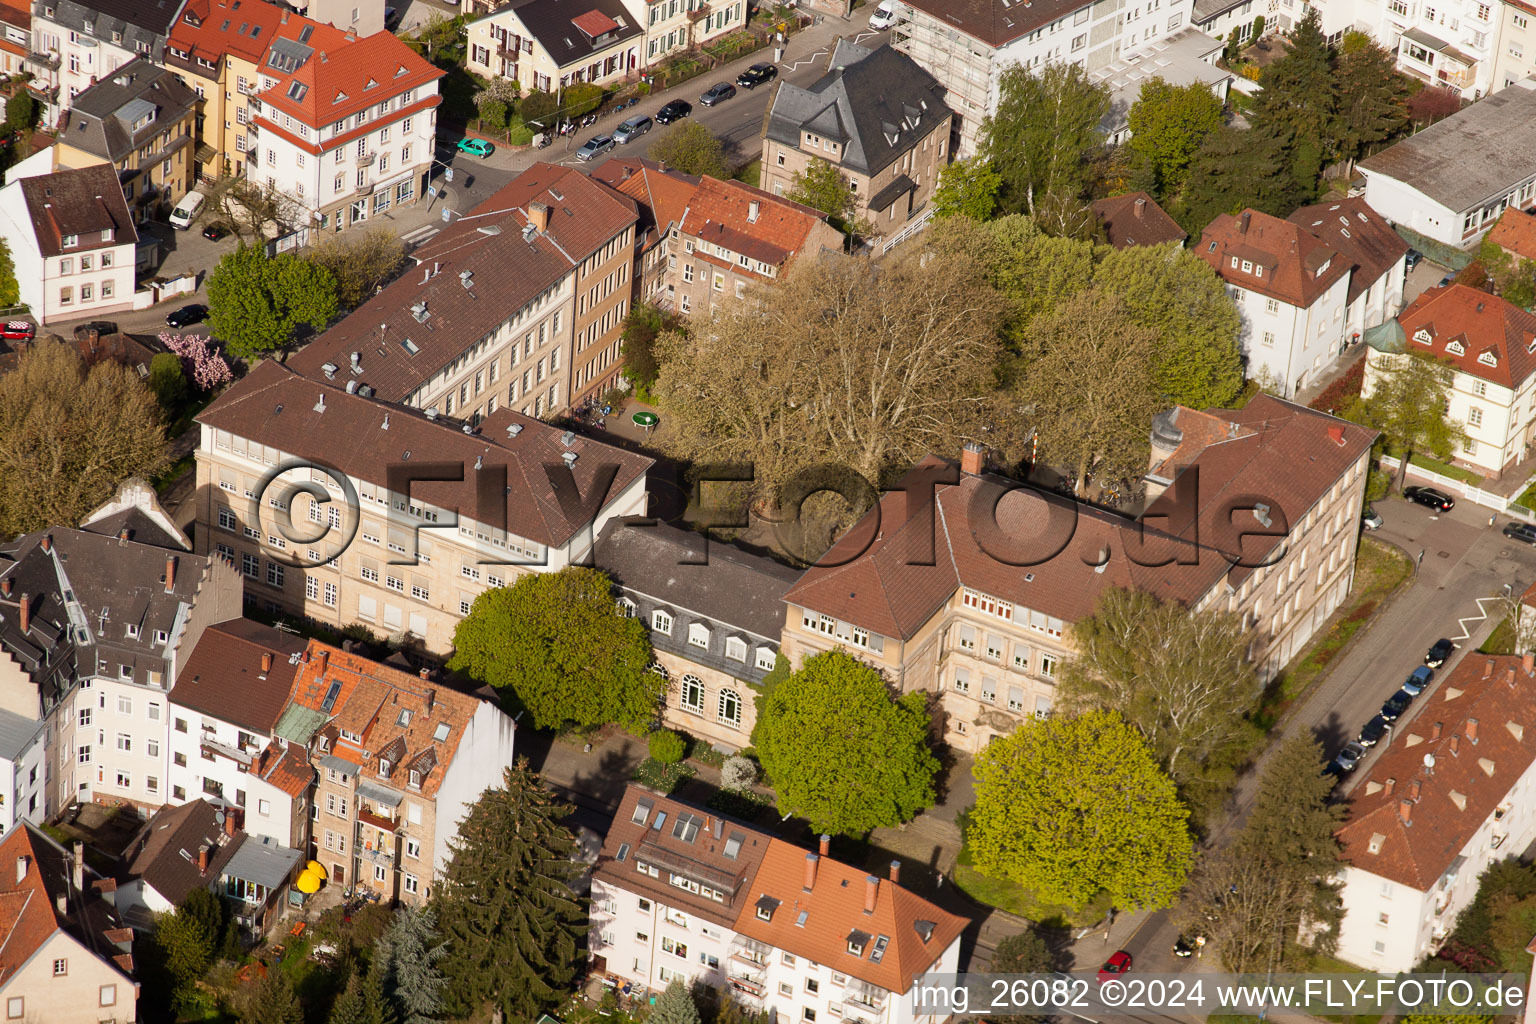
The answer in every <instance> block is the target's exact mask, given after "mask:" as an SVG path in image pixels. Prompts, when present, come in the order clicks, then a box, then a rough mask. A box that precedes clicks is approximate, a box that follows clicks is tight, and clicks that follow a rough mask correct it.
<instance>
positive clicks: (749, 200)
mask: <svg viewBox="0 0 1536 1024" xmlns="http://www.w3.org/2000/svg"><path fill="white" fill-rule="evenodd" d="M826 220H827V216H826V214H824V213H822V212H821V211H820V210H813V209H811V208H810V207H808V206H801V205H800V204H799V203H796V202H792V201H790V200H788V199H783V198H781V197H779V196H775V195H772V194H771V193H768V192H764V191H763V190H762V189H760V188H753V187H752V186H751V185H747V184H743V183H742V182H739V181H721V180H719V179H718V178H709V177H705V178H701V179H700V180H699V183H698V185H697V186H695V188H694V190H693V194H692V195H691V196H689V197H688V207H687V209H686V210H685V211H684V214H683V219H682V223H681V224H680V225H679V227H678V230H679V231H680V232H681V233H682V234H684V235H688V236H691V237H693V238H697V239H699V240H700V241H702V242H705V243H709V244H712V245H718V246H721V247H722V248H724V249H727V250H729V251H730V252H732V253H739V254H741V255H744V256H749V257H751V258H752V259H754V260H758V261H760V262H763V263H766V264H768V265H769V266H772V267H778V268H779V269H780V270H783V269H784V268H785V267H786V266H787V265H788V264H789V261H790V260H791V259H792V258H793V257H794V256H795V255H797V254H798V253H801V252H803V251H805V249H806V247H807V246H809V245H812V244H814V237H815V234H816V233H817V232H816V228H817V226H818V225H823V224H825V223H826ZM839 237H840V236H839ZM695 253H696V254H698V255H701V256H702V257H703V258H705V259H706V260H709V261H710V262H714V263H719V264H721V265H724V264H725V261H724V260H721V259H720V258H719V257H716V256H714V254H713V253H712V252H711V251H710V250H708V249H707V248H703V249H695ZM712 257H713V258H712ZM730 266H731V267H732V268H733V269H735V270H736V271H737V272H738V273H739V272H740V271H742V270H744V269H746V268H744V267H742V266H741V265H740V264H739V263H738V262H737V261H736V260H735V259H734V258H732V259H731V262H730Z"/></svg>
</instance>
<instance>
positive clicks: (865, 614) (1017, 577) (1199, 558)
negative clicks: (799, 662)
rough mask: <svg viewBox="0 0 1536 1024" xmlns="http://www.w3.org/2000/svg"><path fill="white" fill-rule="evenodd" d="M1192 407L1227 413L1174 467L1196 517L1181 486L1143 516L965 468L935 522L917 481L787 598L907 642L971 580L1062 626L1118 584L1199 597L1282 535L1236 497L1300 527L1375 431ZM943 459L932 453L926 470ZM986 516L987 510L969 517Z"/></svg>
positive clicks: (940, 498) (1287, 414) (1288, 414)
mask: <svg viewBox="0 0 1536 1024" xmlns="http://www.w3.org/2000/svg"><path fill="white" fill-rule="evenodd" d="M1186 414H1189V415H1191V416H1193V417H1194V418H1195V420H1197V421H1205V420H1207V419H1218V420H1219V421H1220V422H1221V423H1222V424H1223V425H1224V428H1225V429H1224V430H1222V431H1215V430H1212V431H1207V432H1205V433H1204V435H1203V437H1204V439H1205V441H1206V443H1205V444H1203V445H1201V446H1200V447H1199V449H1198V451H1190V452H1187V454H1186V455H1185V457H1184V460H1185V461H1183V462H1181V463H1180V464H1179V465H1178V467H1177V470H1178V473H1182V472H1183V471H1184V470H1187V469H1188V468H1189V467H1190V466H1198V467H1199V477H1198V479H1199V488H1200V497H1199V501H1198V503H1196V504H1195V505H1194V508H1195V511H1196V516H1195V517H1194V518H1190V516H1189V515H1188V512H1187V511H1183V509H1185V508H1188V507H1189V506H1188V505H1181V504H1180V503H1179V500H1180V496H1179V494H1178V490H1177V488H1176V487H1170V488H1169V489H1168V490H1167V491H1166V492H1165V493H1164V494H1163V496H1162V497H1160V498H1159V499H1158V500H1157V501H1155V502H1153V503H1152V505H1151V506H1149V507H1148V509H1147V510H1146V511H1145V512H1144V513H1143V514H1142V517H1141V520H1140V522H1136V521H1133V520H1130V519H1125V518H1122V517H1120V516H1118V515H1114V514H1112V513H1109V512H1105V511H1102V510H1099V509H1096V508H1094V507H1092V506H1089V505H1079V504H1077V503H1075V502H1073V501H1070V500H1068V499H1065V498H1060V497H1057V496H1055V495H1050V496H1045V495H1041V494H1039V493H1037V492H1034V491H1032V490H1024V489H1022V488H1019V487H1018V485H1017V484H1015V483H1014V482H1012V481H1009V480H1006V479H1004V478H1002V477H999V476H994V475H990V474H986V475H981V476H972V475H969V474H960V475H959V482H958V483H955V484H940V485H938V486H937V487H936V488H935V489H934V494H935V498H936V501H937V509H936V514H935V515H934V516H933V517H932V520H931V521H930V519H929V517H928V516H927V515H926V514H923V513H922V512H921V510H911V511H909V510H908V509H906V507H905V495H906V494H907V493H916V492H917V491H918V490H921V489H920V488H915V489H914V491H913V492H904V491H901V490H894V491H890V492H888V493H887V494H886V496H885V497H884V498H883V499H882V501H881V503H880V509H879V516H880V518H879V520H878V528H876V523H877V521H876V520H875V519H874V516H875V514H876V513H875V512H873V511H872V512H871V513H870V514H869V516H867V517H866V520H864V521H861V523H860V524H859V525H858V526H855V527H854V528H853V529H852V530H850V531H848V533H847V534H845V535H844V536H843V537H842V539H840V540H839V541H838V542H837V543H836V544H834V545H833V546H832V548H831V550H829V551H828V552H827V554H826V555H825V556H823V558H822V561H821V563H819V564H818V565H816V566H813V567H811V568H810V569H809V570H807V571H806V573H805V575H803V576H802V577H801V578H800V581H799V582H798V583H796V584H795V586H794V587H792V588H791V589H790V591H789V593H788V594H786V595H785V600H786V601H788V602H789V603H791V604H794V605H799V606H801V607H804V608H809V609H812V610H815V611H818V612H821V613H823V614H826V615H830V616H833V617H835V618H838V619H841V620H843V621H846V622H849V623H852V624H853V625H856V626H863V627H864V628H866V629H869V630H872V631H873V632H876V633H879V634H881V635H882V636H887V637H896V638H901V639H909V638H911V637H912V636H914V635H915V634H916V633H917V631H918V630H919V629H921V628H922V626H923V625H924V624H925V623H926V622H927V621H928V620H929V619H930V618H931V617H932V616H933V614H934V613H935V612H936V611H938V609H939V608H940V607H941V606H943V604H944V603H945V602H946V601H948V600H949V599H950V597H951V596H952V595H953V594H954V592H955V590H956V589H957V588H958V587H961V586H965V587H970V588H973V589H975V590H978V591H981V592H983V593H987V594H991V595H993V596H995V597H998V598H1001V599H1002V600H1005V601H1011V602H1013V603H1014V604H1015V605H1017V606H1018V608H1020V609H1029V610H1031V611H1034V612H1037V613H1039V614H1041V615H1044V616H1048V617H1050V618H1055V619H1058V620H1061V623H1063V624H1065V623H1071V622H1075V621H1077V620H1078V619H1081V618H1084V617H1086V616H1088V615H1090V614H1092V612H1093V609H1094V605H1095V603H1096V602H1097V600H1098V596H1099V594H1100V593H1101V592H1102V591H1103V590H1105V589H1106V588H1109V587H1122V588H1128V589H1137V590H1142V591H1145V592H1147V593H1152V594H1156V595H1157V596H1158V597H1160V598H1163V599H1165V600H1176V601H1181V602H1184V603H1186V604H1189V603H1193V602H1195V601H1197V600H1198V599H1199V598H1200V597H1201V596H1203V595H1204V594H1205V593H1206V592H1208V591H1209V590H1210V589H1211V588H1212V587H1214V586H1216V585H1217V584H1218V583H1220V582H1221V581H1222V579H1223V578H1226V579H1227V580H1229V581H1231V580H1236V581H1239V582H1240V580H1241V579H1242V578H1243V576H1244V575H1245V574H1246V572H1247V570H1242V569H1237V568H1234V567H1233V560H1234V559H1237V558H1239V557H1241V560H1242V561H1243V562H1245V563H1246V564H1249V565H1253V564H1260V563H1261V562H1262V560H1263V558H1264V557H1265V556H1266V555H1267V554H1268V553H1269V552H1270V551H1272V550H1273V549H1274V548H1275V547H1276V546H1277V545H1278V544H1279V543H1281V541H1282V539H1283V538H1275V537H1256V536H1248V537H1247V538H1246V540H1243V539H1240V538H1234V537H1233V536H1232V535H1233V530H1232V526H1231V521H1230V515H1231V512H1230V509H1229V507H1228V506H1227V505H1226V504H1225V503H1226V502H1227V501H1229V500H1231V501H1236V502H1239V504H1238V505H1237V506H1236V507H1237V508H1238V509H1239V510H1241V509H1242V508H1245V507H1251V506H1245V505H1242V504H1241V501H1243V500H1247V499H1251V498H1252V496H1254V495H1263V496H1264V497H1263V500H1264V501H1265V502H1266V503H1268V504H1269V505H1270V511H1269V515H1270V516H1272V517H1273V519H1274V521H1277V522H1280V523H1287V522H1289V523H1295V522H1297V521H1299V520H1300V519H1301V517H1303V516H1305V515H1306V513H1307V511H1308V510H1309V509H1310V508H1312V506H1313V505H1315V504H1316V503H1317V502H1318V501H1319V500H1320V499H1321V498H1322V496H1323V495H1324V494H1326V493H1327V492H1328V490H1329V489H1331V488H1332V487H1333V485H1334V483H1335V482H1336V481H1337V480H1338V479H1339V477H1340V476H1341V475H1343V474H1344V473H1345V472H1347V471H1348V470H1349V468H1350V467H1351V466H1353V465H1354V464H1355V463H1356V462H1357V461H1358V460H1359V458H1360V456H1361V455H1363V454H1364V453H1365V452H1366V451H1367V450H1368V449H1369V448H1370V446H1371V443H1372V441H1373V440H1374V438H1375V436H1376V435H1375V432H1374V431H1369V430H1364V429H1362V428H1360V427H1357V426H1355V425H1354V424H1351V423H1346V422H1345V421H1343V420H1339V419H1336V418H1334V417H1332V416H1328V415H1326V414H1324V413H1319V412H1315V411H1313V410H1310V409H1307V408H1304V407H1302V406H1299V405H1294V404H1292V403H1290V402H1286V401H1283V400H1281V399H1278V398H1274V397H1271V396H1269V395H1259V396H1257V397H1256V398H1254V399H1253V400H1252V401H1251V402H1249V403H1248V405H1247V406H1246V407H1245V408H1243V409H1240V410H1222V409H1212V410H1209V411H1208V412H1206V413H1199V412H1195V411H1194V410H1187V409H1183V408H1180V409H1179V410H1178V416H1177V418H1176V419H1177V420H1179V421H1181V422H1182V420H1183V418H1184V416H1185V415H1186ZM1170 425H1171V424H1170ZM945 464H946V463H945V461H944V460H942V459H937V458H934V457H932V456H930V457H929V458H928V459H926V460H924V462H923V463H922V464H920V468H924V467H937V466H942V465H945ZM1169 472H1170V473H1172V472H1174V470H1173V469H1172V468H1170V469H1169ZM987 510H995V511H992V512H988V511H987ZM977 513H981V514H982V518H980V519H976V518H973V516H975V515H976V514H977ZM1224 517H1225V518H1224ZM989 519H990V520H995V525H994V523H993V522H989V521H988V520H989ZM935 530H937V536H936V537H935ZM871 534H873V535H874V539H873V540H871V539H870V536H871ZM1009 538H1030V539H1031V540H1030V541H1029V542H1025V541H1022V540H1020V541H1011V540H1010V539H1009ZM1131 550H1136V551H1138V552H1139V555H1138V557H1139V561H1132V560H1131V559H1130V558H1129V557H1128V554H1127V552H1128V551H1131ZM861 552H862V553H861ZM1163 552H1166V553H1167V557H1170V558H1172V559H1173V561H1172V562H1171V563H1170V564H1167V565H1164V566H1161V567H1152V566H1148V565H1143V564H1140V563H1141V562H1151V561H1157V560H1159V558H1158V555H1159V554H1161V553H1163ZM1106 553H1107V555H1108V561H1107V562H1104V557H1105V554H1106ZM1009 562H1012V563H1014V564H1008V563H1009ZM1101 562H1102V563H1103V564H1102V569H1101V570H1096V569H1095V566H1097V565H1099V564H1100V563H1101ZM1181 563H1186V564H1181ZM1015 614H1016V615H1020V614H1022V612H1020V611H1018V610H1016V611H1015ZM1043 625H1045V624H1044V623H1042V626H1043Z"/></svg>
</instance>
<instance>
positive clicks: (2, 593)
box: [0, 576, 13, 597]
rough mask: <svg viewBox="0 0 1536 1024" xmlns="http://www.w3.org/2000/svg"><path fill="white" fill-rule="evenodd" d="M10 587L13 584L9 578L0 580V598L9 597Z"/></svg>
mask: <svg viewBox="0 0 1536 1024" xmlns="http://www.w3.org/2000/svg"><path fill="white" fill-rule="evenodd" d="M12 585H13V584H12V583H11V580H10V577H9V576H7V577H6V578H5V579H3V580H0V597H10V596H11V587H12Z"/></svg>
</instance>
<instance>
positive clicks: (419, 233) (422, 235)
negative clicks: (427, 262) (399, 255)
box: [400, 224, 442, 244]
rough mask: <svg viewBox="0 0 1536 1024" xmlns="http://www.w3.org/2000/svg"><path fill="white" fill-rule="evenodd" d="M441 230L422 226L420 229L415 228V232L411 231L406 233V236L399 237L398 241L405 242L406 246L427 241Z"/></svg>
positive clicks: (433, 226) (427, 225)
mask: <svg viewBox="0 0 1536 1024" xmlns="http://www.w3.org/2000/svg"><path fill="white" fill-rule="evenodd" d="M441 230H442V228H439V227H437V226H435V225H432V224H424V225H422V226H421V227H419V228H417V229H416V230H415V231H411V232H408V233H407V234H404V235H401V236H400V241H402V242H405V243H407V244H411V243H415V242H425V241H426V240H427V239H429V238H431V237H433V236H434V235H436V234H437V233H438V232H439V231H441Z"/></svg>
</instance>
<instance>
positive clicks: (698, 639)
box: [688, 622, 709, 649]
mask: <svg viewBox="0 0 1536 1024" xmlns="http://www.w3.org/2000/svg"><path fill="white" fill-rule="evenodd" d="M688 643H689V644H691V645H692V646H694V647H703V648H706V649H707V648H708V647H709V627H708V626H705V625H703V624H702V623H698V622H694V623H691V624H690V625H689V626H688Z"/></svg>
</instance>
